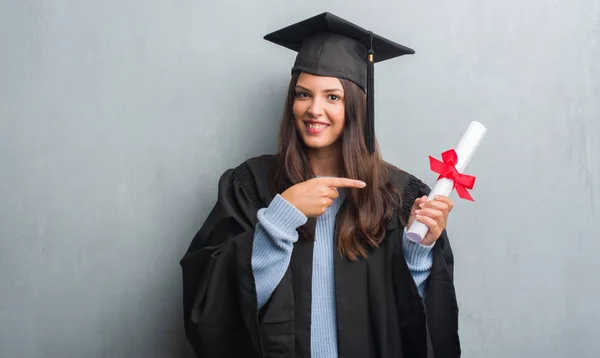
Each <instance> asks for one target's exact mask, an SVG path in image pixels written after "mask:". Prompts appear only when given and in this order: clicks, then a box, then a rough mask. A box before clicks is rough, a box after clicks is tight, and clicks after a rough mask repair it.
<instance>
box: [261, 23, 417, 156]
mask: <svg viewBox="0 0 600 358" xmlns="http://www.w3.org/2000/svg"><path fill="white" fill-rule="evenodd" d="M264 39H265V40H268V41H271V42H273V43H275V44H277V45H281V46H283V47H287V48H289V49H291V50H294V51H297V52H298V55H297V56H296V62H295V63H294V67H293V68H292V73H294V72H307V73H310V74H313V75H318V76H330V77H337V78H343V79H347V80H350V81H352V82H354V83H355V84H357V85H358V86H359V87H360V88H362V90H363V91H365V93H366V94H367V121H366V128H365V142H366V144H367V149H368V150H369V153H371V154H372V153H373V152H374V151H375V124H374V112H375V108H374V104H375V98H374V93H373V89H374V79H373V71H374V69H373V63H375V62H381V61H385V60H389V59H391V58H394V57H398V56H402V55H407V54H414V53H415V51H414V50H412V49H410V48H408V47H405V46H402V45H400V44H397V43H395V42H393V41H390V40H388V39H386V38H383V37H381V36H379V35H377V34H374V33H373V32H372V31H369V30H365V29H363V28H362V27H359V26H357V25H355V24H353V23H351V22H349V21H347V20H344V19H342V18H340V17H337V16H335V15H333V14H331V13H328V12H324V13H322V14H319V15H316V16H313V17H311V18H309V19H306V20H303V21H300V22H297V23H295V24H293V25H290V26H287V27H285V28H283V29H281V30H277V31H275V32H272V33H270V34H268V35H266V36H265V37H264Z"/></svg>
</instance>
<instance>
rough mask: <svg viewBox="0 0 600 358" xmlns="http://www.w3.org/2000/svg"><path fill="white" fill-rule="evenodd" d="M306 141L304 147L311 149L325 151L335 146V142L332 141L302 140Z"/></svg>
mask: <svg viewBox="0 0 600 358" xmlns="http://www.w3.org/2000/svg"><path fill="white" fill-rule="evenodd" d="M302 140H303V141H304V145H306V147H307V148H309V149H317V150H319V149H325V148H330V147H333V146H334V145H335V142H331V141H323V140H315V138H308V139H307V138H302Z"/></svg>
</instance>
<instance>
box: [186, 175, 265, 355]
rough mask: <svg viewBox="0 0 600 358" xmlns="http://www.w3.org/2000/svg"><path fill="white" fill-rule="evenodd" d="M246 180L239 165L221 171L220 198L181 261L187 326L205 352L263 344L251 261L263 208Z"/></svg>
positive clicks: (199, 351)
mask: <svg viewBox="0 0 600 358" xmlns="http://www.w3.org/2000/svg"><path fill="white" fill-rule="evenodd" d="M245 185H246V184H245V183H242V182H241V181H240V179H239V178H238V177H237V175H236V172H235V170H234V169H230V170H228V171H226V172H225V173H224V174H223V175H222V176H221V178H220V180H219V189H218V197H217V201H216V204H215V205H214V207H213V209H212V211H211V212H210V214H209V215H208V217H207V219H206V220H205V222H204V223H203V225H202V227H201V228H200V230H199V231H198V233H197V234H196V235H195V236H194V238H193V240H192V242H191V244H190V246H189V248H188V250H187V251H186V253H185V255H184V257H183V258H182V259H181V261H180V265H181V267H182V274H183V277H182V278H183V311H184V325H185V332H186V336H187V339H188V341H189V342H190V344H191V346H192V348H193V349H194V351H195V352H196V355H197V356H198V357H199V358H203V357H215V358H218V357H233V356H244V357H254V356H255V354H257V353H256V352H261V350H262V349H261V339H260V330H259V322H258V312H257V307H258V305H257V295H256V287H255V282H254V277H253V274H252V265H251V261H252V243H253V236H254V233H255V226H256V222H257V217H256V212H257V210H256V208H255V206H254V205H255V204H254V203H253V201H252V200H251V198H250V197H249V196H248V194H247V192H246V190H245V189H244V186H245ZM253 352H254V353H255V354H253ZM256 356H258V355H256Z"/></svg>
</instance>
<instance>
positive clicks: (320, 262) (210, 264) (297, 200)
mask: <svg viewBox="0 0 600 358" xmlns="http://www.w3.org/2000/svg"><path fill="white" fill-rule="evenodd" d="M265 38H266V39H267V40H269V41H272V42H274V43H277V44H280V45H282V46H285V47H288V48H290V49H293V50H295V51H298V55H297V57H296V63H295V65H294V67H293V69H292V79H291V81H290V86H289V90H288V97H287V100H286V104H285V107H284V115H283V120H282V123H281V131H280V148H279V153H278V154H277V155H266V156H261V157H258V158H252V159H249V160H247V161H246V162H244V163H242V164H241V165H240V166H238V167H237V168H235V169H231V170H228V171H226V172H225V173H224V174H223V176H222V177H221V180H220V182H219V194H218V200H217V203H216V205H215V207H214V209H213V211H212V212H211V213H210V215H209V217H208V218H207V220H206V221H205V223H204V225H203V226H202V228H201V229H200V231H199V232H198V234H197V235H196V237H195V238H194V240H193V241H192V243H191V245H190V248H189V250H188V252H187V253H186V255H185V257H184V258H183V259H182V261H181V265H182V267H183V280H184V311H185V312H184V314H185V328H186V333H187V336H188V339H189V341H190V343H191V344H192V346H193V348H194V350H195V351H196V353H197V355H198V356H199V357H431V356H435V357H458V356H460V344H459V339H458V333H457V332H458V317H457V315H458V308H457V303H456V297H455V293H454V286H453V256H452V250H451V248H450V243H449V241H448V238H447V235H446V233H445V227H446V223H447V218H448V213H449V212H450V210H451V209H452V201H451V200H450V199H449V198H446V197H440V198H435V199H434V200H431V201H428V200H427V196H426V195H427V194H428V193H429V188H428V187H427V186H426V185H425V184H423V183H422V182H421V181H420V180H418V179H417V178H415V177H414V176H412V175H410V174H408V173H406V172H403V171H401V170H399V169H397V168H394V167H393V166H391V165H389V164H387V163H386V162H384V161H383V160H382V159H381V155H380V153H379V150H378V148H377V146H376V145H375V139H374V135H373V133H374V130H373V107H372V106H373V103H374V102H373V62H375V61H378V60H379V61H381V60H386V59H389V58H392V57H396V56H400V55H403V54H409V53H413V51H412V50H411V49H408V48H406V47H404V46H401V45H398V44H395V43H393V42H391V41H389V40H386V39H383V38H381V37H379V36H377V35H375V34H372V33H371V32H368V31H365V30H364V29H362V28H360V27H358V26H356V25H354V24H351V23H349V22H347V21H345V20H343V19H341V18H338V17H336V16H334V15H332V14H329V13H324V14H321V15H317V16H315V17H313V18H310V19H308V20H304V21H302V22H299V23H297V24H294V25H291V26H288V27H287V28H284V29H282V30H279V31H276V32H274V33H272V34H270V35H267V36H266V37H265ZM415 219H417V220H419V221H421V222H423V223H425V224H426V225H427V226H428V227H429V228H430V230H429V232H428V234H427V236H426V237H425V238H424V240H423V242H421V243H415V242H412V241H409V240H408V239H407V238H406V236H405V227H407V226H409V225H410V224H411V223H412V222H413V221H414V220H415ZM426 313H427V314H426Z"/></svg>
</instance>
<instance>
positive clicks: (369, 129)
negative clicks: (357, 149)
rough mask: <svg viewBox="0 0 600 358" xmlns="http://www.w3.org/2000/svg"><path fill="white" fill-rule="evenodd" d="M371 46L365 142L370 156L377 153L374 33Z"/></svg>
mask: <svg viewBox="0 0 600 358" xmlns="http://www.w3.org/2000/svg"><path fill="white" fill-rule="evenodd" d="M370 37H371V46H370V47H369V51H368V56H369V58H368V60H367V62H368V67H367V120H366V128H365V141H366V145H367V150H368V151H369V154H371V155H372V154H373V153H375V94H374V92H375V91H374V89H375V80H374V77H373V75H374V70H375V69H374V66H373V56H374V51H373V33H370Z"/></svg>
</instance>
